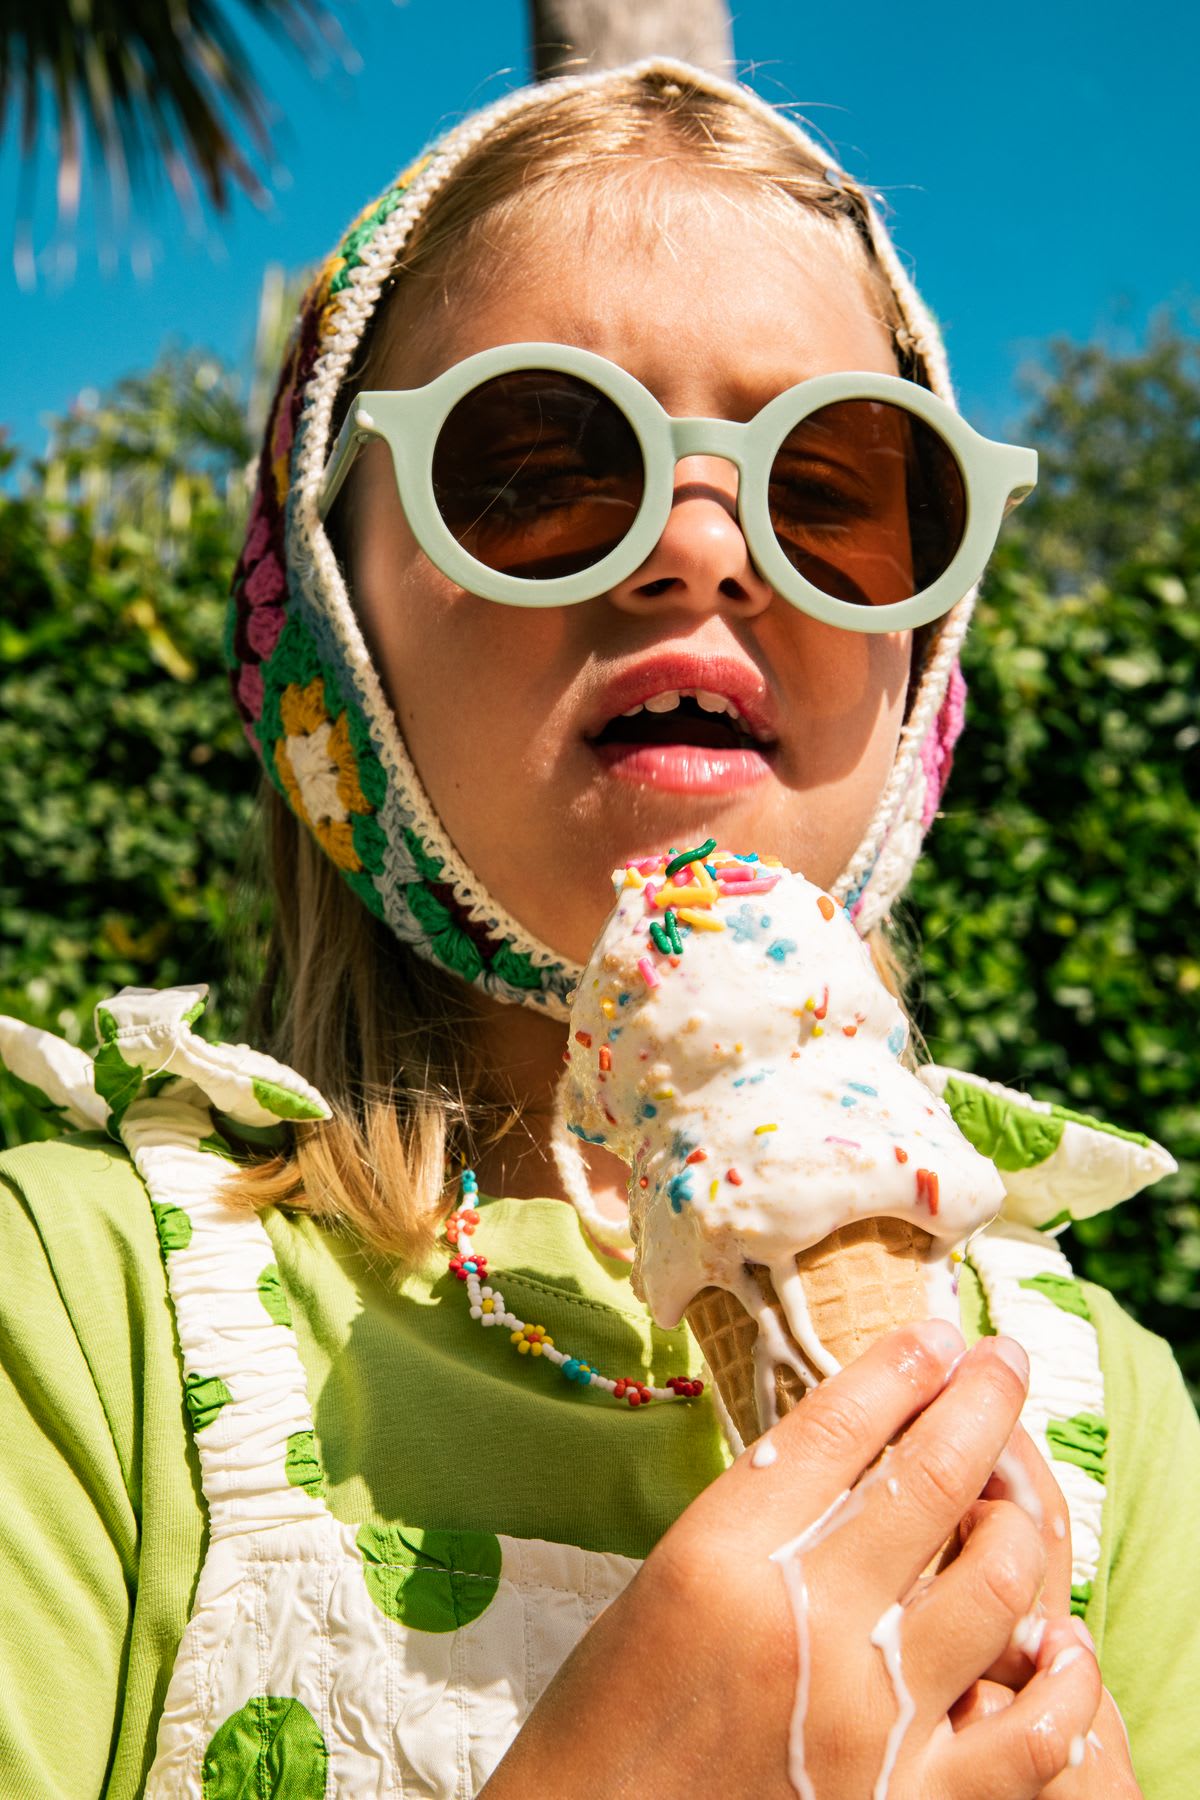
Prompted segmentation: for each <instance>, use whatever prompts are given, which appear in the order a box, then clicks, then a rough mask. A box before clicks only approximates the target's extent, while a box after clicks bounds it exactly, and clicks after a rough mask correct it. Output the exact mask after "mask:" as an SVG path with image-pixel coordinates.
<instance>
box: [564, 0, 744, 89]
mask: <svg viewBox="0 0 1200 1800" xmlns="http://www.w3.org/2000/svg"><path fill="white" fill-rule="evenodd" d="M528 5H529V23H530V35H531V39H532V47H533V66H534V73H535V75H536V77H537V79H538V80H539V81H546V80H548V79H549V78H550V76H552V75H568V74H582V73H583V71H584V70H585V69H612V68H616V66H617V65H618V64H619V63H626V62H634V61H636V59H637V58H638V57H642V56H653V55H655V54H662V55H665V56H678V57H680V58H681V59H682V60H683V61H684V62H690V63H696V64H697V65H698V66H699V67H700V68H702V69H708V70H710V71H712V72H713V73H714V74H717V75H727V76H730V77H732V74H733V25H732V23H731V20H730V17H729V7H728V6H727V4H726V0H528Z"/></svg>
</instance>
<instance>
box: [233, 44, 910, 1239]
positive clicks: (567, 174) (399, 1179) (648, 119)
mask: <svg viewBox="0 0 1200 1800" xmlns="http://www.w3.org/2000/svg"><path fill="white" fill-rule="evenodd" d="M648 166H655V167H656V168H658V169H659V170H660V171H667V172H673V171H677V170H678V171H681V172H683V173H685V174H697V175H700V176H702V177H705V178H706V179H707V180H709V181H710V182H711V181H713V180H715V181H716V182H717V183H719V184H720V185H719V189H713V190H712V191H713V192H714V195H715V198H716V199H717V200H721V201H725V202H728V203H731V204H735V205H739V206H740V207H741V209H742V210H745V211H750V212H752V214H753V216H755V217H761V218H765V219H768V220H771V221H774V222H784V223H786V222H787V221H788V220H794V218H795V216H796V214H795V209H796V207H800V208H802V209H803V212H804V214H805V216H806V217H808V218H809V219H812V220H815V221H817V222H819V223H818V228H819V229H823V230H825V231H827V232H828V233H829V234H830V237H831V240H832V241H833V242H835V243H837V244H838V245H840V246H841V247H842V248H843V250H844V253H845V255H846V259H847V270H848V273H851V274H852V275H853V276H855V277H856V278H858V279H859V280H860V281H861V282H862V285H863V291H864V293H865V294H866V296H867V297H868V299H869V300H870V301H871V302H872V303H873V304H874V305H875V306H876V307H877V308H878V313H879V317H880V318H881V320H882V321H883V322H884V323H885V324H886V325H887V326H888V328H889V329H890V331H891V334H892V341H893V345H894V346H895V350H896V357H897V364H898V367H899V369H900V372H901V374H903V375H906V376H908V377H909V378H910V379H916V380H924V379H925V372H924V369H923V368H922V367H921V365H920V364H919V361H918V360H917V359H916V357H915V354H914V353H913V352H912V350H911V348H910V347H909V345H908V343H907V339H906V334H905V332H904V330H903V322H902V318H901V314H900V309H899V304H898V301H897V299H896V297H895V295H894V293H893V291H892V288H891V284H890V282H889V281H888V279H887V276H886V274H885V272H884V270H883V269H882V267H881V266H880V264H879V262H878V259H877V257H876V255H875V251H874V248H873V245H872V240H871V234H870V228H869V224H868V215H867V210H866V204H865V201H864V198H863V195H862V192H861V190H860V189H859V188H858V187H857V186H856V184H855V183H854V182H852V181H851V180H850V179H849V178H848V177H846V176H844V175H835V176H833V178H831V173H832V172H831V171H829V170H828V169H827V168H826V166H825V165H823V164H821V163H820V162H818V161H817V160H816V159H815V158H813V157H811V156H810V155H809V154H808V153H807V152H806V151H805V150H804V149H803V147H802V146H800V145H798V144H796V143H794V142H793V141H791V140H790V139H787V138H784V137H783V136H782V135H781V134H776V133H775V132H774V131H773V130H772V129H771V127H770V125H769V123H767V122H766V121H765V120H763V119H760V118H759V117H758V116H756V115H755V114H753V113H751V112H749V111H748V110H746V109H743V108H741V107H739V106H738V105H736V104H735V103H733V102H731V101H729V100H726V99H724V98H722V97H720V96H718V95H713V94H710V93H707V92H705V91H704V90H701V89H696V88H692V87H689V86H684V85H682V84H681V83H680V82H678V81H677V80H674V79H671V78H668V77H667V76H665V75H663V74H656V73H650V74H647V75H644V76H641V77H635V76H631V77H630V78H629V79H628V80H627V81H626V82H625V83H624V84H623V85H620V84H619V85H617V86H606V88H605V89H604V91H603V92H602V93H600V92H594V91H591V90H587V89H583V90H575V91H572V92H567V93H563V94H554V93H548V94H547V97H546V100H545V103H544V105H540V106H539V105H534V106H532V107H529V108H527V109H525V110H524V111H522V112H520V113H518V114H517V115H516V116H515V117H514V118H512V119H510V120H509V121H507V122H505V123H502V124H501V125H500V126H499V127H498V128H497V129H496V130H495V131H493V132H492V133H490V134H489V135H488V137H487V138H486V140H485V141H484V142H483V143H482V144H481V145H480V146H479V147H478V148H477V149H476V150H474V151H472V152H471V153H469V154H468V155H467V156H466V157H465V158H464V160H463V162H462V163H461V165H460V166H459V168H458V170H457V171H456V172H455V173H454V175H453V176H452V178H451V179H449V180H448V181H446V182H444V183H443V184H442V185H441V186H440V187H439V188H438V189H437V191H436V192H435V194H434V195H433V197H432V198H431V200H430V202H429V205H428V207H427V209H426V211H425V212H424V213H423V214H422V215H421V217H420V218H419V219H418V221H417V223H416V224H415V226H414V228H413V232H412V236H411V238H410V239H409V241H408V243H407V244H406V245H405V248H404V251H403V253H402V255H401V257H400V258H399V259H398V261H397V264H396V267H395V269H394V271H393V273H392V276H391V277H390V279H389V284H388V287H387V289H386V290H385V293H384V295H383V297H382V298H381V300H380V303H379V306H378V308H377V310H376V314H375V318H374V320H373V321H372V325H371V328H370V329H369V330H368V332H367V334H366V336H365V338H364V341H363V346H362V350H361V352H360V357H359V359H358V361H357V363H356V364H355V366H354V367H353V368H352V369H351V370H350V371H349V373H348V375H347V378H346V380H345V382H344V384H343V388H342V394H341V396H340V397H339V402H338V406H337V407H336V408H335V413H334V419H333V427H332V429H333V431H334V432H336V431H337V429H338V426H339V425H340V422H341V418H342V417H343V416H344V413H345V410H346V407H347V406H348V405H349V402H350V399H351V398H352V396H353V394H354V392H355V391H356V389H358V388H359V387H361V386H363V385H370V383H371V379H372V375H373V374H374V373H375V372H376V371H377V369H378V367H379V365H380V364H381V362H382V361H383V360H385V359H386V357H387V354H388V351H389V347H390V346H389V340H390V336H391V333H392V332H393V331H394V329H395V327H396V323H397V320H398V319H399V318H400V317H401V315H402V316H403V322H404V326H405V328H406V329H408V330H414V329H415V330H416V331H418V332H419V331H420V330H421V329H422V328H428V327H429V326H430V324H431V322H432V320H433V309H432V306H431V302H430V295H431V290H432V288H433V286H434V284H435V283H436V282H438V281H439V280H440V281H441V282H442V283H443V288H442V298H443V303H444V304H451V303H453V304H459V303H461V302H462V299H463V295H464V281H466V283H467V284H468V286H469V279H470V271H472V270H476V269H477V270H480V271H488V270H493V269H494V268H495V263H496V254H497V246H498V245H502V246H504V247H505V249H506V250H508V251H511V250H512V249H513V247H514V246H515V245H517V244H519V243H520V242H521V240H522V238H524V239H525V241H526V242H527V243H528V244H529V245H530V246H532V247H533V248H534V249H536V244H537V228H538V224H539V222H540V221H541V220H542V219H544V217H545V216H546V213H545V209H546V207H547V206H554V207H557V208H558V209H559V212H558V216H559V217H562V216H566V215H567V214H568V213H569V214H570V215H571V216H572V217H574V218H576V219H580V218H583V219H584V220H585V229H587V230H589V231H595V230H597V229H599V228H601V227H602V226H603V227H604V228H608V229H613V230H617V231H621V232H623V233H626V234H628V233H629V232H630V231H632V230H637V229H642V228H644V226H646V225H647V224H649V226H650V227H651V228H653V229H657V230H660V231H662V230H663V229H664V224H663V218H662V214H661V212H660V213H659V214H655V213H653V212H651V213H650V215H649V218H647V210H646V192H645V186H644V183H639V182H638V181H637V179H636V178H637V177H638V176H639V175H640V174H642V173H643V172H644V171H645V170H646V169H647V167H648ZM598 178H599V181H598ZM581 201H582V202H583V207H584V210H583V212H581V211H580V210H579V208H580V202H581ZM464 272H465V274H464ZM451 276H453V280H454V284H455V285H454V287H453V296H452V300H451V289H450V287H449V286H448V285H447V284H449V282H450V279H451ZM414 315H415V316H414ZM352 480H353V478H352ZM347 498H348V499H349V500H350V502H351V504H350V506H349V507H348V508H346V507H343V511H342V520H341V531H342V532H343V534H344V533H345V532H346V531H347V527H349V530H350V532H351V533H352V530H353V490H352V487H351V489H350V490H349V491H348V494H347ZM337 547H338V549H339V551H340V552H341V553H342V556H343V560H346V556H345V537H344V536H343V539H342V541H341V542H340V543H338V545H337ZM263 806H264V810H265V814H266V823H267V827H268V842H269V871H268V874H269V879H270V883H271V886H272V888H273V891H274V923H273V926H272V931H271V940H270V945H269V948H268V952H267V957H266V966H265V970H264V974H263V979H262V983H261V987H260V990H259V996H258V1000H257V1002H256V1004H255V1008H254V1014H253V1016H252V1019H251V1021H250V1025H249V1031H250V1034H251V1036H252V1040H253V1041H255V1042H258V1043H261V1044H265V1046H266V1047H268V1048H269V1049H270V1051H271V1053H272V1054H273V1055H275V1056H277V1057H278V1058H279V1059H280V1060H281V1061H283V1062H285V1063H288V1064H290V1065H291V1066H292V1067H294V1068H296V1069H297V1070H299V1071H300V1073H302V1074H303V1075H305V1076H306V1077H307V1079H308V1080H309V1081H311V1082H313V1083H314V1085H315V1086H316V1087H317V1088H318V1089H319V1090H320V1092H321V1093H322V1094H323V1095H324V1096H325V1098H326V1100H327V1101H328V1102H329V1104H330V1106H331V1108H332V1111H333V1117H332V1119H331V1120H330V1121H328V1122H326V1123H324V1124H321V1125H298V1126H296V1127H295V1128H294V1129H293V1130H292V1133H291V1141H290V1143H289V1146H288V1148H287V1149H286V1150H285V1151H284V1152H283V1153H281V1154H280V1155H278V1156H275V1157H272V1158H269V1159H267V1160H263V1161H258V1162H251V1163H249V1164H248V1165H247V1166H246V1167H245V1168H243V1169H242V1170H240V1171H239V1172H238V1174H237V1175H236V1176H234V1177H233V1179H232V1180H231V1183H230V1189H229V1192H230V1197H231V1198H232V1199H233V1200H234V1201H235V1202H238V1203H240V1204H243V1205H245V1206H248V1207H253V1208H259V1207H265V1206H272V1205H280V1206H285V1207H289V1208H291V1209H293V1210H296V1211H302V1212H306V1213H308V1214H311V1215H312V1216H314V1217H316V1218H319V1219H321V1220H322V1221H324V1222H325V1223H327V1224H332V1225H342V1226H345V1227H347V1228H348V1229H350V1230H352V1231H353V1232H354V1233H355V1234H356V1235H357V1236H358V1237H359V1238H361V1239H362V1240H363V1241H364V1242H365V1243H366V1244H367V1245H368V1246H369V1247H371V1248H373V1249H374V1250H376V1251H378V1252H379V1253H381V1254H383V1255H386V1256H388V1257H394V1258H398V1259H400V1260H401V1261H402V1262H404V1263H409V1264H417V1263H420V1262H423V1261H424V1260H425V1259H426V1258H427V1256H428V1254H429V1252H430V1251H431V1250H432V1248H433V1245H434V1243H435V1240H436V1237H437V1233H438V1230H439V1227H440V1223H441V1220H442V1219H443V1218H444V1217H445V1216H446V1214H447V1212H448V1211H449V1209H450V1205H451V1201H450V1199H449V1197H448V1195H447V1192H446V1169H447V1164H448V1163H457V1162H458V1161H459V1160H467V1161H474V1160H475V1159H476V1158H477V1157H478V1156H479V1155H480V1154H481V1152H483V1151H485V1150H486V1149H487V1148H488V1147H489V1146H490V1145H492V1144H494V1143H495V1142H496V1141H497V1140H498V1139H499V1138H500V1137H502V1136H503V1135H504V1134H505V1132H507V1131H508V1130H510V1129H511V1128H512V1127H513V1125H514V1124H515V1123H516V1122H517V1119H518V1117H519V1113H518V1108H517V1106H516V1103H515V1101H514V1102H507V1101H506V1100H505V1099H504V1097H503V1096H502V1095H501V1097H500V1098H499V1099H497V1098H495V1097H494V1096H495V1094H496V1086H495V1080H494V1075H493V1077H492V1079H491V1080H490V1081H489V1082H488V1083H487V1087H488V1090H489V1091H488V1093H487V1094H485V1092H484V1080H483V1076H484V1071H483V1070H482V1069H481V1068H480V1067H479V1063H478V1057H477V1053H476V1051H475V1050H474V1048H473V1032H472V1026H473V1024H474V1023H475V1021H476V1020H477V1017H478V1013H477V1008H476V1004H475V996H474V995H473V994H472V992H471V991H470V990H469V989H467V988H466V987H465V986H464V985H463V984H462V983H461V982H460V980H459V979H458V978H457V977H456V976H454V975H452V974H450V973H448V972H446V971H444V970H442V969H441V968H440V967H437V966H435V965H433V964H431V963H429V962H427V961H425V960H424V959H423V958H421V957H419V956H418V955H417V954H416V953H415V952H414V951H412V950H411V949H409V948H408V947H407V946H406V945H404V944H402V943H400V942H399V940H398V939H396V938H395V937H394V936H393V935H392V933H391V932H390V931H389V930H388V928H387V927H386V926H385V925H384V924H382V923H381V922H380V921H379V920H378V919H376V918H375V917H374V916H373V915H372V914H371V913H369V912H368V911H367V909H366V908H365V907H364V906H363V904H362V902H361V901H360V900H359V899H358V897H357V896H356V895H355V894H354V893H353V892H352V891H351V889H350V888H349V887H348V886H347V885H346V883H345V882H344V881H343V879H342V877H341V875H340V874H339V873H338V871H337V869H336V868H335V867H334V865H333V864H332V863H331V862H330V860H329V859H328V857H327V856H326V855H325V853H324V851H323V850H322V849H321V848H320V847H319V846H318V845H317V843H316V842H315V840H314V839H313V838H312V836H311V835H310V833H309V832H308V831H307V830H306V829H305V828H304V827H303V826H302V825H301V824H300V823H299V821H298V820H297V819H296V817H295V816H294V815H293V814H292V812H291V811H290V810H289V809H288V808H287V806H286V805H285V804H284V802H283V801H282V800H281V799H280V798H279V796H278V794H277V793H276V792H275V790H274V789H273V788H271V787H270V786H269V785H267V784H265V783H264V799H263ZM868 943H869V945H870V948H871V953H872V956H873V959H874V961H875V965H876V968H877V969H878V971H879V973H880V976H881V978H882V979H883V981H884V982H885V984H886V985H887V987H888V988H889V989H890V991H891V992H892V993H893V994H895V995H896V996H897V997H898V998H899V997H900V996H901V993H902V988H903V976H902V972H901V968H900V964H899V961H898V959H897V956H896V952H895V951H894V949H893V948H892V946H891V945H890V944H889V942H888V941H887V940H886V939H885V937H884V934H883V932H882V930H880V929H878V928H877V929H876V930H875V931H873V932H872V933H871V934H870V937H869V938H868Z"/></svg>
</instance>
